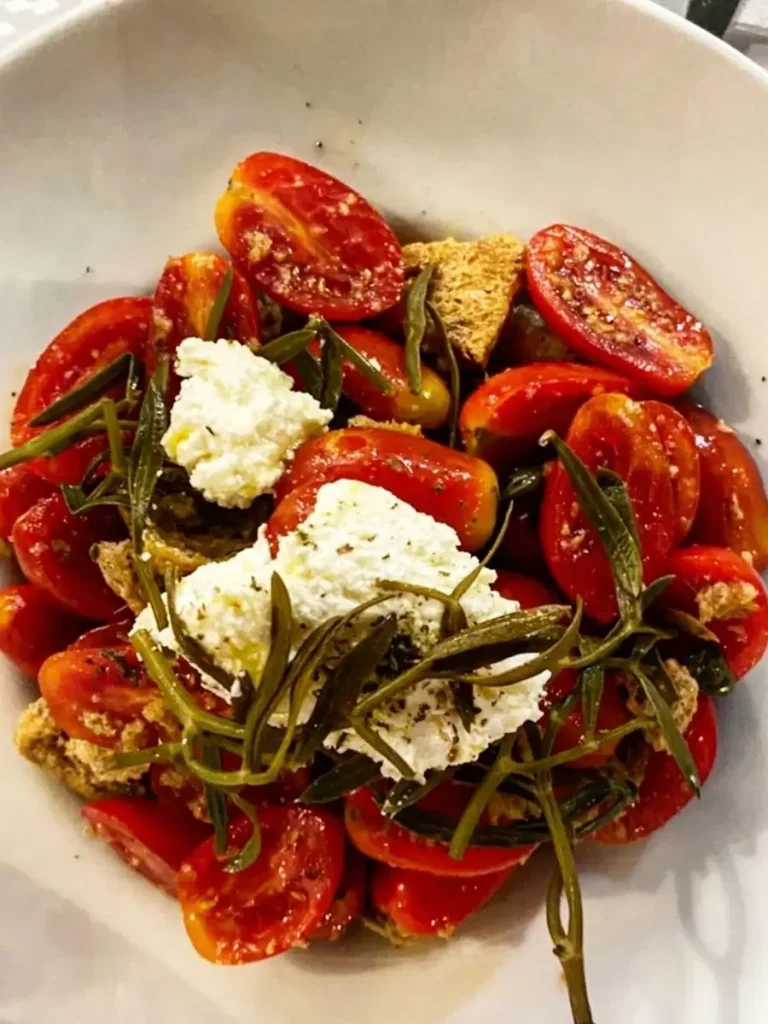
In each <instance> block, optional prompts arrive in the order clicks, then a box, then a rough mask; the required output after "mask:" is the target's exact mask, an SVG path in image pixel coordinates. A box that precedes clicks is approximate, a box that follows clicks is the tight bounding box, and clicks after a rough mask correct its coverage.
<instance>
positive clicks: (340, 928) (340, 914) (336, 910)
mask: <svg viewBox="0 0 768 1024" xmlns="http://www.w3.org/2000/svg"><path fill="white" fill-rule="evenodd" d="M367 875H368V867H367V863H366V860H365V858H364V857H361V856H360V854H359V853H358V852H357V850H356V849H355V848H354V847H352V846H349V845H348V846H347V849H346V853H345V855H344V874H343V875H342V876H341V881H340V882H339V888H338V889H337V891H336V895H335V896H334V897H333V902H332V903H331V905H330V907H329V908H328V910H327V911H326V913H325V916H324V917H323V919H322V921H321V922H320V924H319V925H318V927H317V928H316V929H315V930H314V931H313V932H312V935H311V936H310V938H311V939H312V941H313V942H314V941H315V940H316V939H327V940H330V941H331V942H335V940H336V939H339V938H341V936H342V935H343V934H344V932H346V930H347V929H348V928H349V926H350V925H351V924H353V923H354V922H355V921H357V920H358V918H360V917H361V916H362V913H363V911H364V910H365V903H366V899H367V895H368V894H367V891H366V888H367Z"/></svg>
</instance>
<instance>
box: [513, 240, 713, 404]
mask: <svg viewBox="0 0 768 1024" xmlns="http://www.w3.org/2000/svg"><path fill="white" fill-rule="evenodd" d="M526 269H527V274H528V277H527V280H528V290H529V292H530V295H531V299H532V300H533V303H534V305H535V306H536V308H537V309H538V311H539V313H540V314H541V316H542V319H543V320H544V322H545V324H546V325H547V327H549V329H550V330H551V331H553V332H554V333H555V334H556V335H557V336H558V337H559V338H562V340H563V341H564V342H565V344H566V345H567V346H568V347H569V348H571V349H573V350H574V351H575V352H577V353H578V354H579V355H581V356H584V357H585V358H587V359H593V360H594V361H595V362H597V363H601V364H604V365H606V366H610V367H613V369H615V370H619V371H620V372H622V373H626V375H627V376H628V377H631V378H632V379H633V380H636V381H638V382H639V383H640V384H643V385H644V386H645V387H647V388H648V390H649V391H651V392H652V393H654V394H658V395H662V396H669V395H679V394H681V392H683V391H686V390H687V389H688V388H689V387H690V386H691V385H692V384H693V383H694V381H695V380H696V379H697V378H698V377H699V376H700V375H701V374H702V373H703V372H704V371H705V370H706V369H707V368H708V367H710V366H711V365H712V361H713V359H714V350H713V346H712V338H711V336H710V334H709V331H708V330H707V329H706V328H705V327H704V326H703V325H702V324H701V323H700V322H699V321H698V320H697V319H696V317H694V316H693V315H692V314H691V313H689V312H687V310H685V309H683V307H682V306H681V305H680V304H679V303H677V302H675V300H674V299H673V298H672V297H671V296H670V295H668V294H667V293H666V292H665V291H664V289H663V288H662V287H661V285H659V284H658V283H657V282H656V281H654V279H653V278H652V277H651V275H650V274H649V273H648V272H647V271H646V270H644V269H643V267H641V266H640V264H639V263H636V262H635V260H633V259H632V257H631V256H629V255H628V254H627V253H626V252H624V250H623V249H619V248H618V246H615V245H613V244H612V243H611V242H608V241H606V240H605V239H604V238H600V237H599V236H598V235H593V234H592V233H591V232H589V231H585V230H584V229H583V228H576V227H571V226H569V225H567V224H554V225H552V226H551V227H548V228H544V230H543V231H539V232H538V233H537V234H535V235H534V236H533V238H532V239H531V240H530V242H529V243H528V248H527V250H526Z"/></svg>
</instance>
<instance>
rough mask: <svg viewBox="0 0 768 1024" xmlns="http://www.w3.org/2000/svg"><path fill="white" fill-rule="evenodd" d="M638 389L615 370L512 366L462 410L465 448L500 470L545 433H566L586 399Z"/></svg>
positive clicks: (528, 451)
mask: <svg viewBox="0 0 768 1024" xmlns="http://www.w3.org/2000/svg"><path fill="white" fill-rule="evenodd" d="M637 390H638V389H637V386H636V385H635V384H633V383H632V381H630V380H628V379H627V378H626V377H622V376H621V374H619V373H614V372H613V371H611V370H602V369H600V367H597V366H584V365H582V364H581V363H536V364H534V365H533V366H513V367H512V368H511V369H509V370H503V371H502V372H501V373H497V374H496V375H495V376H494V377H489V378H488V380H486V381H484V382H483V383H482V384H481V385H480V386H479V387H478V388H477V389H476V390H475V391H473V392H472V394H471V395H470V396H469V398H468V399H467V401H466V402H465V403H464V406H463V408H462V410H461V416H460V419H459V425H460V427H461V436H462V439H463V441H464V447H465V448H466V449H467V451H468V452H470V454H472V455H477V456H479V458H481V459H485V460H486V461H487V462H490V463H491V465H492V466H494V467H495V468H499V467H501V468H509V467H511V466H512V465H514V464H515V462H517V461H519V460H521V459H524V458H526V457H527V456H529V455H530V454H531V453H532V452H534V451H535V450H536V448H537V446H538V443H539V438H540V437H541V435H542V434H543V433H544V431H546V430H555V431H557V433H558V434H564V433H565V432H566V430H567V429H568V427H569V426H570V424H571V420H572V419H573V417H574V416H575V415H576V412H577V410H578V409H579V408H580V406H582V405H583V404H584V403H585V402H586V401H587V399H589V398H592V397H593V396H594V395H599V394H602V393H603V392H606V391H616V392H620V393H621V394H625V395H634V394H636V392H637Z"/></svg>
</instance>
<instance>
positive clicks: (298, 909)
mask: <svg viewBox="0 0 768 1024" xmlns="http://www.w3.org/2000/svg"><path fill="white" fill-rule="evenodd" d="M259 825H260V827H261V836H262V849H261V854H260V855H259V857H258V858H257V859H256V861H254V863H253V864H252V865H251V866H250V867H249V868H246V870H245V871H241V872H240V873H239V874H229V873H227V872H226V871H225V870H224V868H225V866H226V863H227V861H226V860H225V859H222V858H219V857H217V855H216V853H215V850H214V844H213V839H209V840H207V841H206V842H204V843H203V844H202V846H200V847H199V848H198V849H197V850H195V852H194V853H193V854H191V856H189V857H188V858H187V859H186V860H185V861H184V863H183V864H182V866H181V871H180V872H179V883H178V894H179V900H180V901H181V907H182V910H183V913H184V923H185V925H186V928H187V934H188V935H189V938H190V940H191V942H192V945H193V946H194V947H195V949H196V950H197V952H198V953H199V954H200V956H202V957H203V958H204V959H206V960H210V961H211V962H212V963H216V964H245V963H250V962H252V961H254V960H264V959H265V958H266V957H270V956H275V955H277V954H278V953H284V952H285V951H286V950H288V949H291V948H293V947H294V946H298V945H302V944H303V943H304V942H305V941H306V940H307V939H309V938H310V937H311V935H312V932H314V931H315V929H316V928H317V927H318V925H319V924H320V923H321V921H322V920H323V918H324V916H325V914H326V912H327V911H328V908H329V907H330V906H331V903H332V901H333V897H334V894H335V893H336V891H337V889H338V886H339V881H340V879H341V874H342V870H343V867H344V830H343V828H342V824H341V821H340V820H339V819H338V818H335V817H334V816H333V815H332V814H328V813H327V812H326V811H319V810H315V809H311V808H309V807H262V808H260V809H259ZM251 834H252V825H251V823H250V822H249V821H248V820H247V819H246V818H241V819H239V820H238V821H235V822H233V823H231V824H230V828H229V840H230V844H231V849H230V851H229V852H230V854H231V853H233V852H235V851H236V850H239V849H241V848H242V847H243V845H244V844H245V843H246V842H247V841H248V839H249V838H250V836H251Z"/></svg>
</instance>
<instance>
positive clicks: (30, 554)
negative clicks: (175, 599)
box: [11, 493, 125, 622]
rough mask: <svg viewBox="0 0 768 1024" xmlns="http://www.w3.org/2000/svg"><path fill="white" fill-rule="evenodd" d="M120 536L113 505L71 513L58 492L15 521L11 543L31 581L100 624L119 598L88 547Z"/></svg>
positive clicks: (118, 604) (121, 530) (121, 526)
mask: <svg viewBox="0 0 768 1024" xmlns="http://www.w3.org/2000/svg"><path fill="white" fill-rule="evenodd" d="M124 536H125V525H124V524H123V521H122V519H121V518H120V516H119V515H118V514H117V512H116V511H115V510H114V509H112V508H94V509H92V510H90V511H88V512H82V513H78V514H77V515H74V514H73V513H72V512H70V511H69V510H68V509H67V506H66V502H65V501H64V498H63V497H62V495H61V494H60V493H56V494H52V495H51V496H50V497H48V498H42V499H41V500H40V501H38V502H37V504H36V505H33V506H32V508H30V509H29V511H28V512H25V513H24V515H23V516H21V517H20V518H19V519H17V520H16V525H15V526H14V527H13V532H12V533H11V541H12V543H13V549H14V551H15V552H16V558H17V559H18V562H19V566H20V567H21V571H22V572H23V573H24V575H25V576H26V577H27V579H28V580H29V582H30V583H34V584H35V585H36V586H38V587H40V588H41V590H44V591H45V592H46V594H48V596H49V597H51V598H52V599H53V600H54V601H55V602H56V603H57V604H59V605H61V606H62V607H64V608H67V609H68V610H69V611H72V612H75V613H76V614H77V615H82V616H83V617H84V618H86V619H95V620H96V621H101V622H103V621H105V620H106V619H108V618H109V617H110V615H112V614H113V613H114V612H116V611H117V610H118V609H119V608H121V607H122V604H123V602H122V599H121V598H119V597H118V596H117V594H115V593H114V592H113V591H112V590H111V589H110V588H109V587H108V586H107V584H106V582H105V581H104V577H103V576H102V575H101V571H100V569H99V567H98V565H97V564H96V563H95V562H94V561H93V559H92V558H91V547H92V546H93V545H94V544H95V543H97V542H98V541H105V540H122V539H123V537H124Z"/></svg>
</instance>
